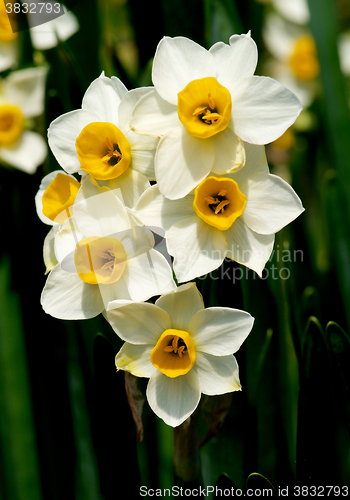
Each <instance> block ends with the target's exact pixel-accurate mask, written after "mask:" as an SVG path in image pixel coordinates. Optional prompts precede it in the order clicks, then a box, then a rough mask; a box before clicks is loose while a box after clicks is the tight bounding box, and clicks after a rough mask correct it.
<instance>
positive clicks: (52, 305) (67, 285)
mask: <svg viewBox="0 0 350 500" xmlns="http://www.w3.org/2000/svg"><path fill="white" fill-rule="evenodd" d="M41 305H42V307H43V309H44V311H45V312H46V313H47V314H50V315H51V316H53V317H54V318H58V319H88V318H94V317H95V316H97V315H98V314H100V313H101V312H102V311H103V309H104V305H103V301H102V298H101V294H100V291H99V287H98V286H97V285H89V284H87V283H84V282H83V281H82V280H81V279H80V278H79V276H78V275H77V274H74V273H67V272H65V271H63V270H62V269H61V266H60V265H59V264H58V265H57V266H56V267H54V269H53V270H52V271H51V273H50V274H49V276H48V278H47V281H46V284H45V286H44V289H43V292H42V295H41Z"/></svg>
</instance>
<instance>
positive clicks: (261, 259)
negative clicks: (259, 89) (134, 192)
mask: <svg viewBox="0 0 350 500" xmlns="http://www.w3.org/2000/svg"><path fill="white" fill-rule="evenodd" d="M245 148H246V155H247V159H246V164H245V167H244V168H243V169H241V170H240V171H239V172H236V173H232V174H226V175H225V176H216V175H210V176H209V177H207V178H206V179H204V180H203V181H202V182H201V183H200V184H199V186H198V187H197V188H196V189H195V190H194V191H193V192H192V193H190V194H188V195H187V196H185V197H184V198H182V199H179V200H169V199H167V198H165V197H164V196H163V195H162V194H161V193H160V191H159V188H158V186H157V185H154V186H152V187H150V188H149V189H148V190H147V191H146V192H145V193H144V194H143V195H142V196H141V198H140V200H139V203H138V204H137V205H136V209H135V212H134V213H135V216H136V217H137V218H138V220H140V221H141V222H143V223H144V224H151V223H152V224H153V225H154V226H158V227H160V228H162V229H163V230H164V231H165V237H166V244H167V250H168V252H169V254H170V255H172V256H173V257H174V272H175V275H176V278H177V279H178V281H179V282H184V281H189V280H192V279H194V278H196V277H198V276H202V275H204V274H207V273H209V272H211V271H213V270H214V269H216V268H218V267H219V266H220V265H221V264H222V262H223V260H224V258H225V257H228V258H230V259H232V260H234V261H236V262H238V263H240V264H243V265H245V266H247V267H249V268H250V269H253V270H254V271H255V272H256V273H257V274H258V275H259V276H261V274H262V271H263V269H264V266H265V264H266V262H267V261H268V259H269V257H270V255H271V252H272V248H273V244H274V235H275V233H276V232H277V231H279V230H280V229H282V228H283V227H284V226H285V225H287V224H289V223H290V222H291V221H292V220H294V219H295V218H296V217H298V216H299V215H300V214H301V213H302V212H303V210H304V208H303V206H302V204H301V201H300V199H299V197H298V196H297V195H296V193H295V192H294V190H293V189H292V188H291V186H290V185H289V184H287V183H286V182H285V181H283V180H282V179H281V178H280V177H277V176H275V175H272V174H270V173H269V168H268V165H267V161H266V157H265V148H264V146H255V145H252V144H245Z"/></svg>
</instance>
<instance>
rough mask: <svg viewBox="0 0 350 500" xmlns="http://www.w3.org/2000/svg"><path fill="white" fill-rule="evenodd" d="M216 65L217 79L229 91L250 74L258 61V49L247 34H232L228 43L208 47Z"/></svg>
mask: <svg viewBox="0 0 350 500" xmlns="http://www.w3.org/2000/svg"><path fill="white" fill-rule="evenodd" d="M210 53H211V54H213V56H214V58H215V62H216V64H217V67H218V76H217V78H218V81H219V83H221V85H223V86H224V87H226V88H227V89H228V90H229V91H230V93H233V94H234V91H235V89H236V88H237V87H239V85H240V83H241V82H242V80H243V79H244V78H246V77H249V76H252V75H253V74H254V72H255V68H256V65H257V62H258V49H257V46H256V43H255V42H254V40H253V39H252V38H251V37H250V36H247V35H233V36H232V37H231V38H230V45H226V44H225V43H222V42H218V43H216V44H215V45H213V46H212V47H211V49H210Z"/></svg>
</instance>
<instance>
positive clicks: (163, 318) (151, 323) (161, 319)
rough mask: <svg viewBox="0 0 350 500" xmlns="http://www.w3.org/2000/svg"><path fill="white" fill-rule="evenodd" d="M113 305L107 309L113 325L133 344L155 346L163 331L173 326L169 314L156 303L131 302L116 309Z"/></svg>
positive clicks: (116, 331)
mask: <svg viewBox="0 0 350 500" xmlns="http://www.w3.org/2000/svg"><path fill="white" fill-rule="evenodd" d="M117 305H118V304H117ZM111 307H113V304H110V305H109V307H108V311H107V319H108V321H109V323H110V325H111V327H112V328H113V330H114V331H115V333H116V334H117V335H119V337H120V338H121V339H123V340H126V341H127V342H130V343H131V344H152V345H153V347H154V346H155V345H156V343H157V342H158V340H159V337H160V336H161V335H162V333H163V332H164V331H165V330H168V329H169V328H171V323H170V318H169V314H168V313H167V312H166V311H164V310H163V309H161V308H160V307H158V306H156V305H154V304H149V303H148V302H141V303H137V302H129V303H127V304H126V305H124V306H122V307H117V308H115V309H111ZM153 347H152V348H153Z"/></svg>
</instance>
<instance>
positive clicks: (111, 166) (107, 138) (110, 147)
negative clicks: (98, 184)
mask: <svg viewBox="0 0 350 500" xmlns="http://www.w3.org/2000/svg"><path fill="white" fill-rule="evenodd" d="M75 147H76V151H77V155H78V158H79V161H80V164H81V169H82V170H83V171H84V172H86V173H88V174H90V175H91V176H92V177H94V178H95V179H99V180H107V179H114V178H116V177H119V175H121V174H122V173H124V172H125V170H126V169H127V168H128V166H129V164H130V160H131V148H130V144H129V143H128V141H127V139H126V137H125V135H124V134H123V132H122V131H121V130H119V129H118V127H116V126H115V125H113V123H109V122H92V123H89V124H88V125H86V127H84V128H83V130H82V131H81V132H80V134H79V136H78V138H77V140H76V143H75Z"/></svg>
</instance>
